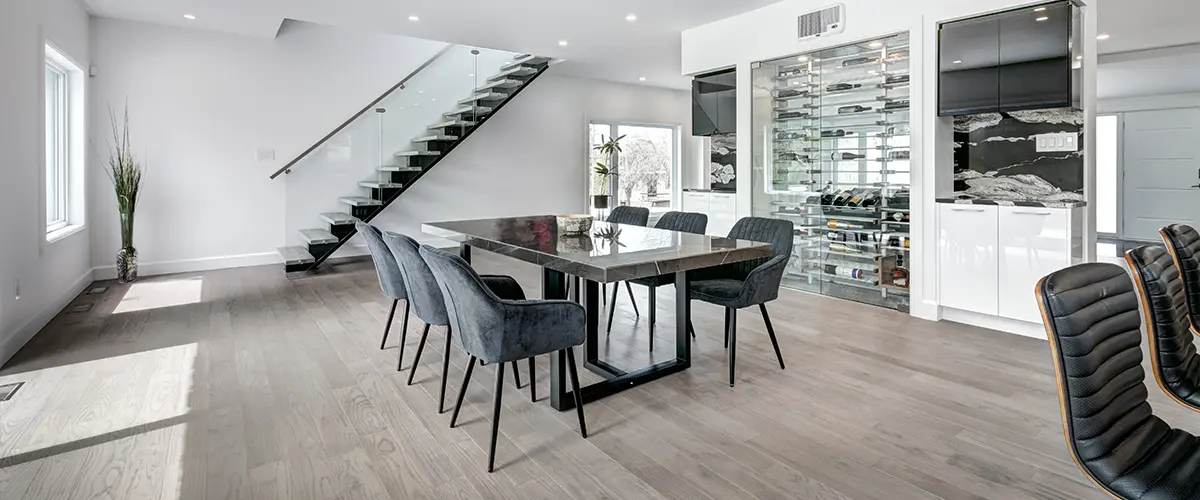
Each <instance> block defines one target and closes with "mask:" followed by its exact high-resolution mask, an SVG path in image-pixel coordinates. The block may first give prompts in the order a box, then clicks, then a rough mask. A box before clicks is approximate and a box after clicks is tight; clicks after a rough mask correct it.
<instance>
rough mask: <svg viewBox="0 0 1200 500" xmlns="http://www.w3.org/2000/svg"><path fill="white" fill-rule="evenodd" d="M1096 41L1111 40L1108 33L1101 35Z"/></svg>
mask: <svg viewBox="0 0 1200 500" xmlns="http://www.w3.org/2000/svg"><path fill="white" fill-rule="evenodd" d="M1096 39H1097V40H1108V39H1109V36H1108V33H1101V34H1100V35H1099V36H1097V37H1096Z"/></svg>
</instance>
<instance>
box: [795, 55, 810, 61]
mask: <svg viewBox="0 0 1200 500" xmlns="http://www.w3.org/2000/svg"><path fill="white" fill-rule="evenodd" d="M796 60H797V61H800V62H807V61H808V56H800V57H797V58H796Z"/></svg>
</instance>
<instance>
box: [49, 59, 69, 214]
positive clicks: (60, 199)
mask: <svg viewBox="0 0 1200 500" xmlns="http://www.w3.org/2000/svg"><path fill="white" fill-rule="evenodd" d="M50 50H51V49H50V48H49V47H47V53H49V51H50ZM67 89H68V78H67V70H66V69H65V68H63V67H62V66H60V65H59V64H58V63H57V62H56V61H54V60H52V59H51V58H49V57H48V58H47V59H46V232H53V231H57V230H59V229H62V228H64V227H66V226H67V219H68V216H69V214H68V212H67V209H68V207H67V201H68V194H69V191H70V184H69V179H68V178H67V171H68V161H69V157H68V154H67V150H68V142H67V141H68V137H67V135H68V132H67V116H68V115H67V108H68V102H67V95H68V93H67Z"/></svg>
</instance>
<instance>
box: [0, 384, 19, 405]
mask: <svg viewBox="0 0 1200 500" xmlns="http://www.w3.org/2000/svg"><path fill="white" fill-rule="evenodd" d="M23 385H25V382H14V383H12V384H4V385H0V403H3V402H5V401H8V400H10V399H12V397H13V394H16V393H17V389H20V388H21V386H23Z"/></svg>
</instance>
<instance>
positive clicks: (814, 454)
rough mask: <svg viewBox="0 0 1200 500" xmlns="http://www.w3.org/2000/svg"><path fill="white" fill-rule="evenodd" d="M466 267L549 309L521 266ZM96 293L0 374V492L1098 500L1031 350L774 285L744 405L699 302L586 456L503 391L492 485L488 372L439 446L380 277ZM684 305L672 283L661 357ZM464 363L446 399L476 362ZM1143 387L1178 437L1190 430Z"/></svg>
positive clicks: (1016, 341) (635, 338)
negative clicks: (685, 334) (677, 368)
mask: <svg viewBox="0 0 1200 500" xmlns="http://www.w3.org/2000/svg"><path fill="white" fill-rule="evenodd" d="M476 261H477V266H478V267H479V268H480V269H481V270H483V271H485V272H498V273H507V274H513V275H514V276H516V277H517V278H518V279H519V280H520V281H521V282H522V283H523V285H524V286H525V288H526V291H527V293H528V294H529V295H530V296H540V289H539V288H540V285H539V283H540V280H539V275H538V273H537V270H536V269H535V268H533V267H532V266H528V265H525V264H519V263H516V262H513V261H509V260H505V259H503V258H499V257H495V256H489V255H487V254H483V253H482V252H480V253H479V255H477V258H476ZM102 285H108V286H109V287H110V288H109V290H108V291H107V292H106V293H103V294H98V295H82V296H80V297H79V298H78V299H76V301H75V304H82V303H88V302H91V303H93V307H92V309H91V311H90V312H84V313H63V314H61V315H59V316H58V317H57V318H56V319H55V320H54V321H53V322H52V323H51V324H50V325H49V326H48V327H47V328H46V329H45V330H44V331H43V332H41V333H40V334H39V335H38V336H37V337H35V338H34V340H33V341H31V342H30V343H29V345H28V346H26V347H25V349H23V350H22V351H21V352H20V353H19V354H18V355H17V357H16V358H14V359H13V360H12V361H11V362H10V363H9V365H8V366H7V367H6V368H5V369H4V370H2V371H0V383H6V382H9V381H25V382H26V384H25V386H24V387H23V388H22V389H21V390H20V392H18V393H17V395H16V396H15V398H14V399H13V400H12V401H9V402H6V403H0V498H2V499H18V498H22V499H53V500H59V499H76V498H79V499H84V498H88V499H90V498H114V499H123V500H124V499H143V498H163V499H171V500H174V499H204V498H209V499H255V500H258V499H280V500H285V499H286V500H300V499H309V498H316V499H351V498H394V499H404V500H408V499H440V498H448V499H450V498H452V499H484V498H487V499H491V498H498V499H540V498H545V499H555V500H561V499H575V500H588V499H673V500H731V499H761V500H767V499H784V498H803V499H823V500H847V499H876V498H880V499H883V498H886V499H938V498H941V499H945V500H951V499H955V500H957V499H1025V498H1046V499H1075V498H1097V499H1099V498H1104V496H1103V495H1101V494H1100V493H1099V492H1097V491H1095V490H1094V489H1093V488H1092V487H1091V486H1090V485H1089V484H1088V482H1087V480H1086V479H1085V478H1084V477H1083V476H1082V475H1081V474H1080V473H1079V472H1078V471H1077V470H1076V469H1075V466H1074V465H1073V463H1072V462H1071V459H1070V457H1069V456H1068V455H1067V453H1066V450H1065V446H1064V444H1063V439H1062V426H1061V423H1060V421H1059V416H1058V406H1057V401H1056V396H1055V392H1054V385H1053V373H1052V371H1051V369H1050V364H1049V353H1048V350H1047V346H1046V344H1045V342H1043V341H1039V340H1037V339H1027V338H1021V337H1017V336H1013V335H1008V334H1004V333H998V332H993V331H988V330H983V329H978V328H972V327H966V326H962V325H957V324H952V323H944V322H943V323H930V322H924V321H920V320H915V319H912V318H910V317H908V316H906V315H902V314H899V313H896V312H890V311H886V310H882V309H878V308H874V307H870V306H863V305H858V304H854V303H849V302H844V301H839V300H834V299H828V298H823V297H818V296H813V295H807V294H802V293H794V292H787V291H785V292H783V294H782V296H781V298H780V300H779V301H777V302H775V303H773V304H771V306H770V310H771V312H772V314H773V318H772V319H773V320H774V324H775V327H776V328H777V330H778V333H779V340H780V343H781V345H782V349H783V352H784V356H785V358H786V361H787V366H788V368H787V370H786V371H781V370H780V369H779V367H778V366H777V365H776V363H775V359H774V353H773V352H772V351H771V346H770V342H769V341H768V339H767V336H766V334H765V330H764V327H763V324H762V321H761V319H760V317H759V316H758V315H757V314H754V313H753V311H744V312H743V313H741V314H740V315H739V326H740V330H739V332H740V333H739V335H738V337H739V341H740V345H739V351H738V353H739V356H738V363H739V366H738V368H739V371H738V385H737V387H736V388H734V389H731V388H729V387H728V385H727V384H726V382H725V376H726V375H725V374H726V364H725V363H726V361H725V350H724V349H723V347H722V340H721V339H722V333H721V328H722V327H721V324H722V319H721V318H722V312H721V310H720V309H718V308H715V307H711V306H707V305H704V304H699V303H697V304H696V305H695V306H694V317H695V324H696V327H697V330H698V332H699V339H698V341H697V343H696V344H695V347H694V348H693V352H694V353H695V356H696V359H695V361H694V362H693V367H692V369H691V370H689V371H687V372H685V373H682V374H677V375H673V376H671V377H668V378H665V379H663V380H660V381H657V382H655V383H653V384H650V385H646V386H642V387H640V388H636V389H634V390H630V391H627V392H624V393H622V394H620V395H617V396H614V397H610V398H608V399H605V400H602V401H600V402H596V403H592V404H589V405H587V407H586V411H587V419H588V426H589V430H590V431H591V433H592V434H591V436H590V438H589V439H586V440H584V439H582V438H580V437H579V435H578V433H577V428H576V422H575V415H574V413H572V412H567V413H560V412H556V411H553V410H552V409H550V408H549V405H548V403H547V401H546V400H545V396H546V394H547V392H548V387H547V384H548V369H549V366H548V364H549V361H548V359H541V360H539V365H538V384H539V392H540V393H541V394H539V398H540V399H539V401H538V402H536V403H531V402H530V401H529V393H528V389H527V388H522V389H520V390H517V389H515V388H514V387H513V384H512V382H511V380H510V381H508V386H509V388H508V389H507V390H506V394H505V396H506V397H505V399H504V402H505V411H504V413H503V414H502V417H501V431H502V435H501V438H500V444H499V446H498V450H497V467H498V470H497V471H496V473H494V474H487V473H486V457H487V452H486V450H487V443H488V432H489V419H490V408H491V390H492V380H493V378H492V377H493V376H494V375H493V373H494V372H493V370H492V369H491V368H490V367H488V368H481V369H478V370H476V372H475V373H476V374H475V382H474V383H473V384H472V386H471V388H470V391H469V392H468V395H467V399H466V402H465V403H464V409H463V415H462V417H461V424H462V425H460V427H459V428H457V429H450V428H449V427H448V426H447V423H448V421H449V414H448V413H447V414H441V415H439V414H438V413H437V391H438V382H439V379H438V375H439V373H440V363H441V352H440V349H441V345H442V338H443V337H442V330H441V329H440V328H435V329H434V332H435V333H433V334H431V335H430V338H429V345H428V347H427V349H426V350H425V354H424V357H423V360H422V365H421V366H419V367H418V371H417V377H416V382H417V383H416V384H415V385H413V386H407V385H406V384H405V380H406V377H407V370H406V372H405V373H403V374H400V373H397V372H396V356H397V348H396V347H397V344H398V342H399V337H400V336H399V334H398V330H399V321H397V323H396V330H397V331H396V332H393V335H392V338H391V339H390V340H389V342H388V344H389V346H388V348H387V349H386V350H380V349H379V341H380V335H381V330H382V326H383V322H384V319H385V316H386V314H387V311H388V306H389V305H390V301H388V300H386V299H384V298H383V297H382V295H381V294H380V292H379V286H378V283H377V282H376V278H375V273H374V271H373V269H372V268H371V267H370V263H369V262H352V263H347V264H342V265H340V266H337V268H336V270H335V271H334V272H330V273H327V274H324V275H320V276H314V277H308V278H304V279H299V280H293V281H289V280H287V279H285V278H284V276H283V272H282V269H281V268H279V267H274V266H273V267H261V268H246V269H235V270H224V271H216V272H205V273H197V274H189V275H176V276H162V277H154V278H149V279H146V280H144V281H142V282H139V283H138V284H135V285H132V286H128V285H117V284H115V283H102ZM635 291H636V292H637V293H638V295H639V297H638V300H639V306H640V307H641V308H642V309H643V311H642V312H643V317H642V318H641V319H638V318H636V317H635V316H634V314H633V310H632V308H630V305H629V299H628V296H627V295H626V294H625V292H624V291H622V293H621V294H620V296H619V299H618V301H619V306H618V309H617V313H616V317H617V324H616V325H614V327H613V333H612V336H611V338H610V341H609V342H607V343H606V344H605V345H603V346H601V352H603V353H605V355H606V356H607V357H609V358H610V359H613V360H616V362H617V363H618V364H628V365H630V366H633V365H643V364H645V363H647V362H649V361H650V355H649V353H648V350H647V345H646V344H647V339H646V335H647V325H646V319H645V314H644V313H645V311H644V309H645V307H646V298H645V290H644V289H640V288H639V287H635ZM672 298H673V291H672V290H671V289H670V288H665V289H663V290H661V292H660V300H659V308H660V310H659V311H658V315H659V321H660V322H661V323H660V324H661V325H662V329H661V330H660V332H659V334H658V335H659V339H660V340H659V343H658V344H657V345H658V349H656V352H657V353H658V354H656V355H657V356H659V357H658V358H655V359H658V360H661V359H664V358H662V356H667V355H669V353H670V352H671V351H672V349H670V345H671V344H670V342H671V339H670V337H671V336H672V335H673V333H674V332H673V331H672V330H671V328H670V326H671V325H672V324H673V311H674V305H673V301H672ZM420 326H421V324H420V322H419V321H415V320H414V321H413V322H411V323H410V325H409V330H410V331H409V335H408V343H407V347H406V352H405V360H404V367H405V368H406V369H407V368H408V367H409V366H410V364H411V363H412V357H413V354H414V353H415V347H416V342H417V340H418V338H419V333H420ZM452 360H453V362H454V364H455V366H454V367H452V369H451V384H450V393H451V394H450V395H451V398H448V399H450V401H451V402H452V401H453V399H452V396H453V395H454V394H456V393H457V386H458V384H459V381H460V379H461V374H462V370H463V366H464V363H465V361H466V356H465V355H464V354H462V353H461V352H454V353H453V357H452ZM525 369H526V367H525V365H524V364H522V365H521V370H522V372H523V373H522V379H523V382H525V383H528V380H529V378H528V373H525V372H524V370H525ZM581 375H582V376H583V377H584V378H585V379H588V380H594V379H593V378H592V377H593V375H592V374H590V373H586V372H584V373H581ZM507 378H510V379H511V376H510V377H507ZM1150 392H1151V393H1152V397H1153V398H1154V400H1153V403H1154V404H1155V408H1156V409H1157V410H1158V411H1159V413H1160V414H1162V415H1163V416H1164V417H1165V418H1167V419H1168V420H1169V421H1171V422H1173V423H1175V424H1176V425H1177V426H1181V427H1184V428H1187V427H1188V425H1187V424H1190V423H1191V422H1195V421H1197V419H1196V417H1195V414H1193V413H1191V412H1189V411H1187V410H1183V409H1182V408H1179V407H1177V406H1176V405H1174V404H1173V403H1170V402H1168V401H1167V400H1166V398H1165V397H1163V396H1161V394H1159V393H1158V391H1157V390H1153V388H1152V390H1151V391H1150ZM1192 427H1196V426H1192Z"/></svg>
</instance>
